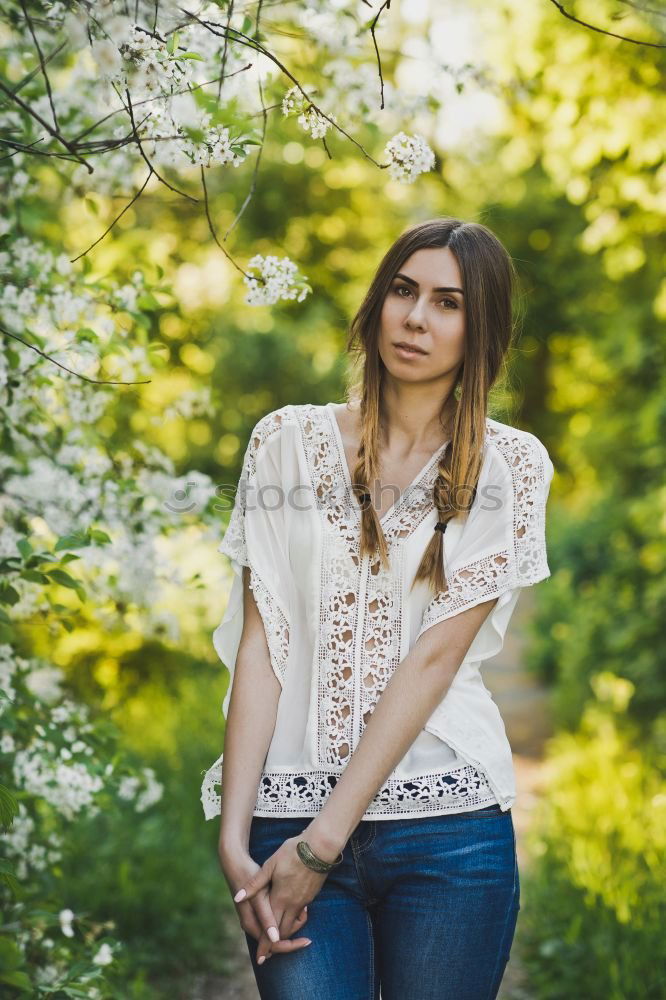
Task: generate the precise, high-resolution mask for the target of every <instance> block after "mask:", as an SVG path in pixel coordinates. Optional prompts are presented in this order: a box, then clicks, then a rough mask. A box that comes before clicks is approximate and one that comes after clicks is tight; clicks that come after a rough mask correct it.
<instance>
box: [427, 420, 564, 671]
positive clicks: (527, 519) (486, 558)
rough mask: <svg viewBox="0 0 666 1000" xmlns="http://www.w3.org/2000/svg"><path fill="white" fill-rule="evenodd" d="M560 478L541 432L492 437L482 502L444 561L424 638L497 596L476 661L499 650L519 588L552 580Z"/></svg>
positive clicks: (480, 487)
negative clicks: (552, 498) (551, 508)
mask: <svg viewBox="0 0 666 1000" xmlns="http://www.w3.org/2000/svg"><path fill="white" fill-rule="evenodd" d="M553 473H554V467H553V463H552V462H551V460H550V457H549V455H548V452H547V451H546V448H545V447H544V445H543V444H542V443H541V441H539V439H538V438H537V437H535V436H534V435H533V434H529V433H528V432H526V431H520V430H515V429H513V428H510V427H506V428H505V429H504V430H503V431H501V432H495V433H493V434H492V436H490V437H489V439H488V441H487V444H486V451H485V456H484V461H483V465H482V468H481V474H480V476H479V482H478V484H477V493H476V497H475V500H474V503H473V505H472V508H471V510H470V512H469V514H468V515H467V519H466V521H465V523H464V524H463V527H462V531H461V532H460V534H459V536H458V540H457V542H456V543H455V545H454V548H453V551H452V552H451V553H450V554H449V555H448V556H446V555H445V558H444V572H445V576H446V581H447V587H446V589H445V590H443V591H440V592H439V593H438V594H436V595H435V596H434V597H433V598H432V600H431V601H430V603H429V604H428V605H427V607H426V609H425V611H424V614H423V621H422V624H421V628H420V630H419V632H418V635H417V639H418V638H419V637H420V636H421V635H422V634H423V633H424V632H425V631H426V630H427V629H428V628H430V627H431V626H432V625H435V624H436V623H437V622H440V621H444V620H445V619H446V618H452V617H453V616H454V615H457V614H459V613H460V612H461V611H464V610H466V609H467V608H472V607H474V606H475V605H477V604H481V603H483V602H484V601H489V600H492V599H493V598H495V597H497V598H499V600H498V602H497V604H496V605H495V607H494V608H493V610H492V612H491V615H490V616H489V619H488V620H487V621H486V622H484V625H483V626H482V628H481V630H480V632H479V634H478V635H477V637H476V638H475V640H474V643H473V644H472V647H471V648H470V650H469V652H468V657H469V658H475V659H484V658H486V657H488V656H494V655H495V653H497V652H499V650H500V649H501V647H502V643H503V638H504V632H505V629H506V626H507V624H508V621H509V619H510V617H511V614H512V612H513V608H514V606H515V604H516V601H517V597H518V591H519V589H520V588H521V587H528V586H530V585H532V584H535V583H538V582H539V581H540V580H544V579H546V578H547V577H548V576H550V568H549V566H548V559H547V552H546V502H547V499H548V493H549V490H550V483H551V480H552V477H553Z"/></svg>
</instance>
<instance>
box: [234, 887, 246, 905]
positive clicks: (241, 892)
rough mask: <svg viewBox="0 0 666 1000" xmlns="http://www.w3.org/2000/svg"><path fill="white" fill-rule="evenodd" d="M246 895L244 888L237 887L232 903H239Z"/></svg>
mask: <svg viewBox="0 0 666 1000" xmlns="http://www.w3.org/2000/svg"><path fill="white" fill-rule="evenodd" d="M246 896H247V892H246V891H245V889H239V890H238V892H237V893H236V895H235V896H234V903H240V901H241V899H245V897H246Z"/></svg>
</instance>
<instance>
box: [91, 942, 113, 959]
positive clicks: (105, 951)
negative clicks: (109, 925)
mask: <svg viewBox="0 0 666 1000" xmlns="http://www.w3.org/2000/svg"><path fill="white" fill-rule="evenodd" d="M112 961H113V951H112V950H111V947H110V945H108V944H107V943H106V942H104V944H103V945H101V947H100V949H99V951H98V952H97V954H96V955H94V956H93V962H94V963H95V964H96V965H109V964H110V963H111V962H112Z"/></svg>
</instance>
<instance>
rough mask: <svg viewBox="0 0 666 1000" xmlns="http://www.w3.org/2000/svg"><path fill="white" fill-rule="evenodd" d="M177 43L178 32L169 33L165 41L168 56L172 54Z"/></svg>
mask: <svg viewBox="0 0 666 1000" xmlns="http://www.w3.org/2000/svg"><path fill="white" fill-rule="evenodd" d="M177 45H178V32H177V31H174V33H173V35H171V37H170V38H169V41H168V42H167V52H168V53H169V55H170V56H172V55H173V54H174V52H175V51H176V46H177Z"/></svg>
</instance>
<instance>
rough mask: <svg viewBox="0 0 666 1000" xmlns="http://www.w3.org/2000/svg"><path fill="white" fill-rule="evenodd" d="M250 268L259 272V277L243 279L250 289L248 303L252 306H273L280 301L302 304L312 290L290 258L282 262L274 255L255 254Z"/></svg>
mask: <svg viewBox="0 0 666 1000" xmlns="http://www.w3.org/2000/svg"><path fill="white" fill-rule="evenodd" d="M248 266H249V267H250V268H254V269H255V270H258V271H259V276H258V277H255V276H253V275H246V276H245V277H244V278H243V280H244V282H245V284H246V285H247V286H248V287H249V289H250V291H249V292H248V295H247V298H246V301H247V302H249V303H250V304H251V305H271V304H272V303H274V302H277V301H278V299H297V300H298V301H299V302H302V300H303V299H304V298H305V296H306V295H307V293H308V291H310V290H311V289H310V286H309V285H308V284H306V282H305V281H304V280H303V279H302V278H299V277H298V269H297V267H296V264H294V262H293V261H292V260H289V258H288V257H283V258H282V259H281V260H280V259H278V258H277V257H275V256H274V255H272V254H269V255H268V256H266V257H264V256H262V255H261V254H255V255H254V257H252V259H251V260H250V261H249V264H248ZM260 279H261V280H260Z"/></svg>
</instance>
